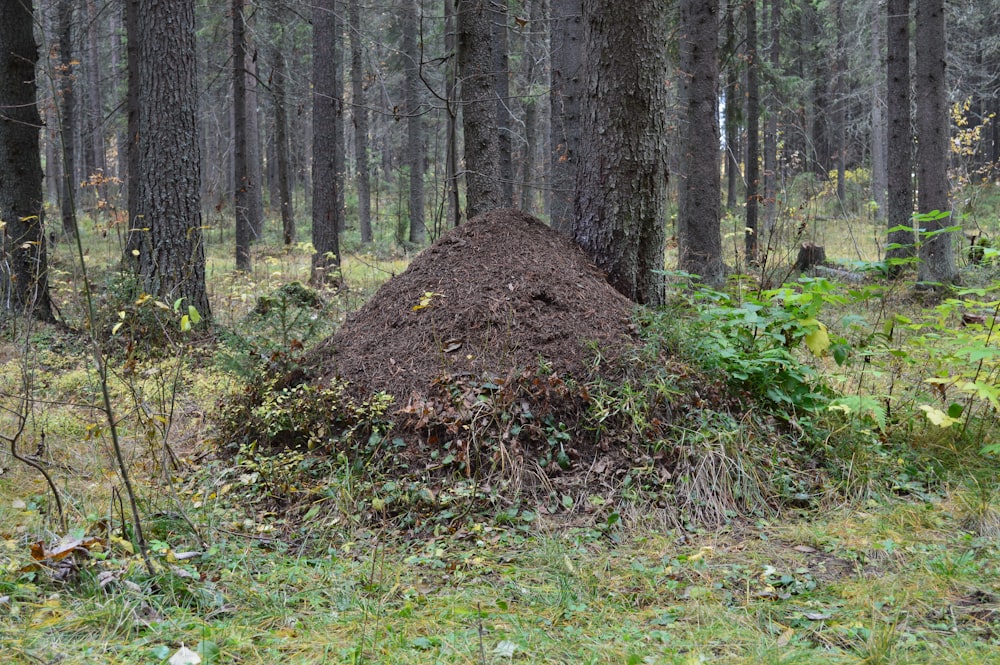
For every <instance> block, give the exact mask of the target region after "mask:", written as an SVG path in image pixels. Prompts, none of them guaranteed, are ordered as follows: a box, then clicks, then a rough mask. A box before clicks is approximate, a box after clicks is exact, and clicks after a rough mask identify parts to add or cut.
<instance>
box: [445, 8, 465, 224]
mask: <svg viewBox="0 0 1000 665" xmlns="http://www.w3.org/2000/svg"><path fill="white" fill-rule="evenodd" d="M455 12H456V10H455V0H445V3H444V13H445V19H444V20H445V27H444V51H445V53H450V54H455V52H456V49H457V44H458V35H457V34H456V27H455V25H456V17H455ZM445 77H446V78H445V80H446V85H447V87H448V90H447V106H448V127H447V130H446V131H447V134H448V136H447V139H446V140H445V150H446V152H447V155H446V157H445V181H446V183H447V184H446V185H445V187H446V189H447V193H446V195H445V198H446V199H447V200H448V219H449V220H451V223H452V226H458V225H459V224H460V223H461V221H462V207H461V206H460V205H459V202H458V58H457V57H453V58H451V63H450V64H449V66H448V72H447V74H445Z"/></svg>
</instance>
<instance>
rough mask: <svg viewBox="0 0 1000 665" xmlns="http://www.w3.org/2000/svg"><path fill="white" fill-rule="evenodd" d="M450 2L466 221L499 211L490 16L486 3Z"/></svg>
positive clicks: (482, 0)
mask: <svg viewBox="0 0 1000 665" xmlns="http://www.w3.org/2000/svg"><path fill="white" fill-rule="evenodd" d="M455 4H456V10H457V12H458V75H459V78H460V79H461V85H462V129H463V130H464V134H465V149H464V153H465V190H466V193H465V214H466V217H467V218H468V219H472V218H473V217H475V216H476V215H478V214H479V213H481V212H486V211H487V210H492V209H494V208H499V207H500V206H501V205H502V201H503V187H502V185H501V182H500V148H499V142H498V139H497V114H496V110H497V108H496V97H495V92H494V86H493V80H494V76H493V50H492V48H491V37H492V21H493V14H492V11H491V9H490V7H491V3H490V1H489V0H457V2H456V3H455Z"/></svg>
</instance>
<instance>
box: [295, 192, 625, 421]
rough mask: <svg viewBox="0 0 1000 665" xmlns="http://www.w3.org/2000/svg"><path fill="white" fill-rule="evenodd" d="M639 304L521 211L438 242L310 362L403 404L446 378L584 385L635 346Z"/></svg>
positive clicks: (494, 214) (360, 390)
mask: <svg viewBox="0 0 1000 665" xmlns="http://www.w3.org/2000/svg"><path fill="white" fill-rule="evenodd" d="M631 310H632V304H631V302H630V301H629V300H627V299H626V298H625V297H623V296H622V295H620V294H619V293H618V292H617V291H615V290H614V289H613V288H612V287H611V286H610V285H609V284H608V283H607V281H606V280H605V279H604V276H603V274H602V273H601V272H600V271H599V270H598V269H597V268H595V267H594V266H593V265H592V264H591V263H590V262H589V260H588V259H587V257H586V255H584V253H583V252H582V251H581V250H580V248H579V247H578V246H576V245H575V244H574V243H573V242H572V241H570V240H569V239H568V238H566V237H565V236H563V235H561V234H559V233H558V232H556V231H554V230H552V229H551V228H549V227H548V226H546V225H545V224H543V223H542V222H540V221H539V220H537V219H535V218H534V217H532V216H530V215H527V214H525V213H523V212H520V211H518V210H514V209H499V210H493V211H491V212H487V213H485V214H482V215H480V216H478V217H476V218H475V219H473V220H471V221H470V222H469V223H467V224H464V225H462V226H460V227H458V228H456V229H453V230H452V231H450V232H449V233H447V234H445V235H444V236H443V237H441V238H440V239H439V240H438V241H437V242H435V243H434V244H433V245H432V246H431V247H429V248H427V249H426V250H424V251H423V252H422V253H421V254H419V255H418V256H417V257H416V258H415V259H414V260H413V262H412V263H411V264H410V266H409V267H408V268H407V269H406V271H405V272H403V273H402V274H400V275H398V276H396V277H393V278H392V279H391V280H389V281H388V282H387V283H386V284H385V285H383V286H382V288H381V289H379V291H378V292H377V293H376V294H375V295H374V296H373V297H372V298H371V300H369V301H368V303H367V304H366V305H365V306H364V307H362V308H361V309H360V310H358V311H357V312H356V313H354V314H353V315H352V316H350V317H349V318H348V319H347V321H346V322H345V323H344V325H343V327H342V328H341V329H340V330H339V331H338V332H337V333H336V334H334V335H333V336H332V337H330V338H329V339H328V340H326V341H325V342H324V343H322V344H321V345H320V346H319V347H318V348H317V349H316V350H315V351H314V352H313V353H312V354H311V355H310V358H309V360H308V361H307V363H306V367H307V373H308V374H309V375H310V376H312V377H314V378H315V379H319V380H326V381H329V380H330V379H333V378H337V379H341V380H346V381H347V382H349V384H350V385H351V392H352V393H353V394H355V395H359V396H363V395H369V394H372V393H375V392H378V391H382V392H386V393H388V394H391V395H392V396H393V397H394V398H395V402H394V403H395V405H396V407H397V408H401V409H405V408H406V407H407V406H408V405H409V406H410V407H412V406H413V404H414V403H415V402H416V401H420V400H423V399H425V398H426V397H427V396H429V395H431V394H433V393H434V392H435V386H437V385H439V384H440V383H441V382H442V381H462V380H466V379H471V380H474V381H481V382H489V383H493V384H497V382H503V381H509V380H511V378H512V377H515V376H519V375H521V374H522V373H524V372H536V371H539V370H541V371H542V372H544V373H546V374H549V375H556V376H559V377H563V378H576V379H582V378H584V377H586V376H587V375H588V374H589V373H591V372H592V370H593V368H594V366H595V362H594V361H595V356H599V357H601V358H602V359H603V364H604V365H607V366H611V365H612V364H613V361H614V360H615V359H616V358H617V357H618V356H619V355H620V354H621V352H622V351H623V349H625V348H627V347H628V346H629V345H631V344H632V343H633V340H632V331H631V322H630V317H631Z"/></svg>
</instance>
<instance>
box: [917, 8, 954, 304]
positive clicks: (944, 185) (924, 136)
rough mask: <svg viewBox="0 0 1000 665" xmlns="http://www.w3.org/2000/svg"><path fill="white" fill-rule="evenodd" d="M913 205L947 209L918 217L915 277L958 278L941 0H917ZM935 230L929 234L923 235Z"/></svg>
mask: <svg viewBox="0 0 1000 665" xmlns="http://www.w3.org/2000/svg"><path fill="white" fill-rule="evenodd" d="M915 37H916V46H917V54H916V72H915V73H916V81H915V85H916V88H917V90H920V95H918V96H917V137H918V140H917V183H918V184H919V188H918V190H917V192H918V194H917V208H918V211H919V212H920V213H921V214H925V215H926V214H930V213H933V212H934V211H940V212H941V213H946V216H945V217H943V218H940V219H928V220H924V221H921V223H920V226H921V235H922V237H921V243H920V264H919V269H918V271H917V278H918V279H919V281H921V282H924V283H930V284H951V283H953V282H955V279H956V278H957V276H958V274H957V269H956V267H955V252H954V250H953V248H952V234H951V233H948V232H940V233H936V234H935V232H938V231H940V230H941V229H943V228H946V227H948V226H951V225H952V224H953V223H954V220H952V218H951V202H950V200H949V196H948V170H947V169H948V100H947V91H946V89H945V59H944V58H945V16H944V0H917V20H916V35H915ZM927 234H934V235H927Z"/></svg>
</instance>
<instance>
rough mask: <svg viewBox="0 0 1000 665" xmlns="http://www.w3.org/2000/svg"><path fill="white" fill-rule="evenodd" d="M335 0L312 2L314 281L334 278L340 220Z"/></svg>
mask: <svg viewBox="0 0 1000 665" xmlns="http://www.w3.org/2000/svg"><path fill="white" fill-rule="evenodd" d="M336 9H337V2H336V0H317V2H315V3H314V5H313V42H312V49H313V92H312V104H313V163H312V180H313V197H312V216H313V219H312V242H313V247H314V249H315V253H314V254H313V257H312V275H311V277H310V281H312V283H314V284H317V285H322V284H339V283H340V246H339V233H338V231H339V229H340V228H341V227H342V226H343V221H342V219H343V208H341V207H340V206H339V204H338V202H339V200H340V198H341V197H342V196H343V194H342V190H343V182H342V181H341V177H342V173H341V172H340V171H338V170H337V154H336V153H338V152H339V153H340V159H341V160H342V159H343V151H344V146H343V143H338V141H337V132H336V124H337V116H338V115H340V113H341V111H342V109H341V95H342V94H343V89H342V87H343V86H340V87H338V82H339V77H338V76H337V66H336V65H337V56H336V54H335V51H336V50H337V49H336V44H335V41H336V40H339V39H340V35H339V34H338V32H337V28H338V21H337V17H336V14H335V11H336Z"/></svg>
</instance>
